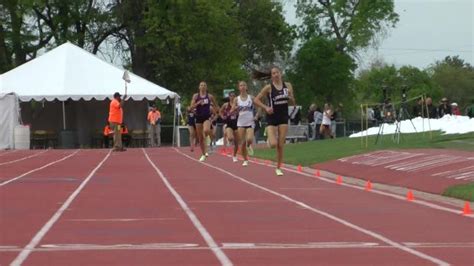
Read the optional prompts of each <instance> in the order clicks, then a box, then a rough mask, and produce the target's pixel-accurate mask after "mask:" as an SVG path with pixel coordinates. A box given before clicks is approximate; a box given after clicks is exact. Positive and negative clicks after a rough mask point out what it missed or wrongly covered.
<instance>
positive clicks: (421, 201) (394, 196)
mask: <svg viewBox="0 0 474 266" xmlns="http://www.w3.org/2000/svg"><path fill="white" fill-rule="evenodd" d="M175 150H176V151H178V150H177V149H176V148H175ZM178 152H180V151H178ZM180 153H181V152H180ZM182 154H183V155H186V154H184V153H182ZM186 156H187V155H186ZM227 157H230V156H228V155H227ZM189 158H192V157H189ZM193 159H194V158H193ZM250 162H252V163H255V164H259V165H263V166H266V167H270V168H275V166H274V165H267V164H265V163H261V162H255V161H250ZM282 169H283V170H285V171H288V172H292V173H295V174H299V175H303V176H307V177H310V178H312V179H315V180H321V181H324V182H327V183H331V184H337V185H338V186H344V187H350V188H354V189H358V190H363V191H365V187H360V186H357V185H351V184H347V183H342V184H338V183H337V182H336V181H335V180H333V179H330V178H328V177H323V176H321V177H315V176H314V174H309V173H306V172H298V171H297V170H295V169H291V168H288V167H282ZM361 180H362V179H361ZM366 192H367V193H375V194H379V195H383V196H387V197H391V198H394V199H398V200H402V201H406V197H405V196H401V195H398V194H392V193H390V192H386V191H382V190H377V189H371V190H370V191H366ZM411 203H414V204H418V205H422V206H425V207H429V208H432V209H436V210H440V211H446V212H450V213H454V214H457V215H458V216H461V217H467V218H474V214H469V215H461V214H462V211H461V210H460V209H459V210H456V209H452V208H448V207H444V206H441V205H437V204H435V203H431V202H428V201H424V200H419V199H415V200H413V201H411Z"/></svg>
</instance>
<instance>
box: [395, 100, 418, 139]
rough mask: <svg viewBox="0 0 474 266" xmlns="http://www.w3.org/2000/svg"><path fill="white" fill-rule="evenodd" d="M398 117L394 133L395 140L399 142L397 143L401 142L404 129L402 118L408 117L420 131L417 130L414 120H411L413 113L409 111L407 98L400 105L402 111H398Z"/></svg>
mask: <svg viewBox="0 0 474 266" xmlns="http://www.w3.org/2000/svg"><path fill="white" fill-rule="evenodd" d="M398 114H399V115H398V119H397V120H396V122H395V126H396V128H395V134H394V135H393V138H394V140H395V141H396V142H397V144H399V143H400V133H401V129H402V120H404V119H408V120H410V123H411V125H412V126H413V129H414V130H415V132H418V131H417V130H416V127H415V124H413V121H412V120H411V115H410V113H408V111H407V102H406V99H403V100H402V104H401V105H400V112H399V113H398Z"/></svg>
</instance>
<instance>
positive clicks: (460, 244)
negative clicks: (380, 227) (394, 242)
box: [403, 242, 474, 248]
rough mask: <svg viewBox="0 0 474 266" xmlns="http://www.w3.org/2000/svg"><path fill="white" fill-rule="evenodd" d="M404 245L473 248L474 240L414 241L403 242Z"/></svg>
mask: <svg viewBox="0 0 474 266" xmlns="http://www.w3.org/2000/svg"><path fill="white" fill-rule="evenodd" d="M403 244H405V245H406V246H409V247H414V248H474V242H457V243H436V242H432V243H429V242H428V243H415V242H405V243H403Z"/></svg>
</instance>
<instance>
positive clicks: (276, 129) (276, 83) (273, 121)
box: [254, 67, 295, 176]
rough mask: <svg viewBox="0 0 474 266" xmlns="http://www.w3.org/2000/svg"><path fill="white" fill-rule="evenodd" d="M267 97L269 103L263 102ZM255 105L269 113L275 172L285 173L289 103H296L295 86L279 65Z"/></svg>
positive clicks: (255, 100) (270, 143)
mask: <svg viewBox="0 0 474 266" xmlns="http://www.w3.org/2000/svg"><path fill="white" fill-rule="evenodd" d="M264 98H266V99H267V101H268V105H265V104H263V103H262V99H264ZM254 103H255V105H257V106H258V107H260V108H262V109H264V110H265V111H266V113H267V123H268V125H267V136H268V142H269V145H270V147H271V148H276V149H277V168H276V169H275V173H276V175H278V176H281V175H283V172H282V171H281V165H282V163H283V146H284V145H285V141H286V133H287V132H288V104H289V103H290V104H292V105H295V98H294V94H293V87H292V86H291V84H290V83H288V82H284V81H283V80H282V77H281V70H280V69H279V68H278V67H272V69H271V83H270V84H268V85H266V86H265V87H263V89H262V90H261V91H260V93H259V94H258V95H257V96H256V97H255V99H254Z"/></svg>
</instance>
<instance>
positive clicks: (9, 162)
mask: <svg viewBox="0 0 474 266" xmlns="http://www.w3.org/2000/svg"><path fill="white" fill-rule="evenodd" d="M47 151H49V150H44V151H41V152H37V153H35V154H32V155H28V156H25V157H22V158H20V159H16V160H12V161H7V162H3V163H0V166H1V165H6V164H12V163H16V162H21V161H24V160H26V159H30V158H33V157H36V156H38V155H41V154H43V153H45V152H47Z"/></svg>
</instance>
